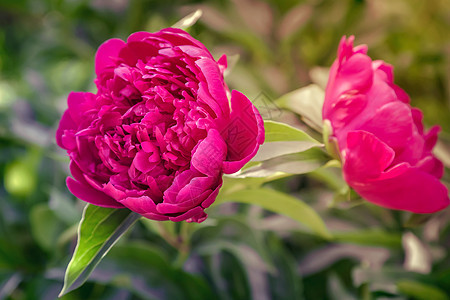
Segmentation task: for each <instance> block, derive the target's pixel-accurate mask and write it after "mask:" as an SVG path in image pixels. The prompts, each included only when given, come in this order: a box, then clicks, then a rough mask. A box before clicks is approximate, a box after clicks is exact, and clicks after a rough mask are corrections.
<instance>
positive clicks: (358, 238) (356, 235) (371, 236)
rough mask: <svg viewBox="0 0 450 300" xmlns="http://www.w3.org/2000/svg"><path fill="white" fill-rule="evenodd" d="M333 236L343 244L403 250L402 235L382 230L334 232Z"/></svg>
mask: <svg viewBox="0 0 450 300" xmlns="http://www.w3.org/2000/svg"><path fill="white" fill-rule="evenodd" d="M333 235H334V238H335V240H336V241H338V242H343V243H353V244H358V245H366V246H381V247H387V248H392V249H401V248H402V237H401V235H400V234H398V233H391V232H387V231H384V230H380V229H369V230H358V231H350V232H334V233H333Z"/></svg>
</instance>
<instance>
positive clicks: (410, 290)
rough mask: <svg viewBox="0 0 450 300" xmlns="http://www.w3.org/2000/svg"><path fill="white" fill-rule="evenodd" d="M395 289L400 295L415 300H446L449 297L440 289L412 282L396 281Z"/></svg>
mask: <svg viewBox="0 0 450 300" xmlns="http://www.w3.org/2000/svg"><path fill="white" fill-rule="evenodd" d="M397 289H398V290H399V292H400V293H402V294H405V295H407V296H410V297H412V298H413V299H417V300H428V299H433V300H448V299H449V297H448V296H447V295H446V294H445V292H444V291H443V290H441V289H440V288H438V287H436V286H433V285H429V284H425V283H422V282H418V281H413V280H407V279H404V280H399V281H397Z"/></svg>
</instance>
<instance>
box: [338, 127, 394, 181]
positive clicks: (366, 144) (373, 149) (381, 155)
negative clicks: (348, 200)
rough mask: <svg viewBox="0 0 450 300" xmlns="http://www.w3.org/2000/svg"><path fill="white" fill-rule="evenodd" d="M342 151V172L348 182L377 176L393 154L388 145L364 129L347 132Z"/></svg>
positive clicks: (389, 161) (390, 160)
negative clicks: (345, 146) (345, 142)
mask: <svg viewBox="0 0 450 300" xmlns="http://www.w3.org/2000/svg"><path fill="white" fill-rule="evenodd" d="M344 151H345V152H344V153H345V154H344V166H343V172H344V176H345V178H346V180H347V181H348V182H349V183H350V182H353V181H357V182H360V181H362V180H366V179H368V178H377V177H378V176H380V174H381V172H383V171H384V170H385V169H386V168H387V167H388V166H389V165H390V164H391V162H392V160H393V159H394V155H395V152H394V150H392V149H391V148H390V147H389V146H388V145H386V144H385V143H383V142H382V141H381V140H379V139H378V138H377V137H376V136H375V135H373V134H372V133H370V132H366V131H352V132H349V133H348V135H347V148H346V149H345V150H344Z"/></svg>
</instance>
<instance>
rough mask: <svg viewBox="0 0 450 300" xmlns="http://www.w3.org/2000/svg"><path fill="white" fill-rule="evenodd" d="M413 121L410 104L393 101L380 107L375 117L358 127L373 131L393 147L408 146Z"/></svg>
mask: <svg viewBox="0 0 450 300" xmlns="http://www.w3.org/2000/svg"><path fill="white" fill-rule="evenodd" d="M412 128H413V121H412V115H411V110H410V108H409V106H408V105H407V104H405V103H403V102H400V101H397V102H391V103H388V104H385V105H383V106H382V107H380V108H379V109H378V110H377V111H376V112H375V114H374V117H373V118H371V119H370V120H368V121H367V122H366V123H365V124H362V125H361V126H359V127H358V129H360V130H364V131H368V132H371V133H373V134H374V135H375V136H376V137H377V138H378V139H380V140H381V141H383V142H384V143H386V144H387V145H389V146H390V147H391V148H393V149H397V148H403V147H408V145H407V144H406V143H407V141H408V139H409V138H410V136H411V134H412Z"/></svg>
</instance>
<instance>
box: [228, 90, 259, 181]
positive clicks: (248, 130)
mask: <svg viewBox="0 0 450 300" xmlns="http://www.w3.org/2000/svg"><path fill="white" fill-rule="evenodd" d="M221 135H222V136H223V138H224V140H225V142H226V143H227V146H228V155H227V160H226V161H225V162H224V163H223V171H224V172H225V173H226V174H231V173H234V172H237V171H239V170H240V169H241V168H242V167H243V166H244V165H245V164H246V163H247V162H248V161H250V159H251V158H252V157H253V156H255V154H256V152H257V151H258V148H259V145H261V144H262V143H264V123H263V120H262V118H261V115H260V114H259V112H258V110H257V109H256V107H255V106H254V105H253V104H252V103H251V102H250V100H248V98H247V97H246V96H244V95H243V94H241V93H240V92H238V91H232V93H231V115H230V119H229V121H228V123H227V124H226V125H225V126H224V128H222V129H221Z"/></svg>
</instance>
